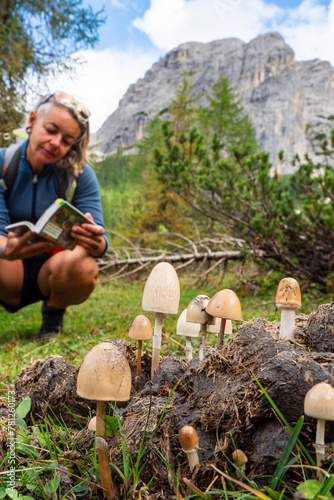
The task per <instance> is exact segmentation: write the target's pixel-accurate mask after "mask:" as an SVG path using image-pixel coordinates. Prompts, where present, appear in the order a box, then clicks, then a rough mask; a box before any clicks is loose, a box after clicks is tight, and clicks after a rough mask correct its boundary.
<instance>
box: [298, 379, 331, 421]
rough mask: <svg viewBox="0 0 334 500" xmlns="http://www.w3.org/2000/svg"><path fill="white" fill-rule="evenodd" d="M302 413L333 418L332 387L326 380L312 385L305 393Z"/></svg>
mask: <svg viewBox="0 0 334 500" xmlns="http://www.w3.org/2000/svg"><path fill="white" fill-rule="evenodd" d="M304 413H305V415H308V416H310V417H313V418H317V419H322V420H334V389H333V387H332V386H331V385H329V384H327V383H326V382H320V383H319V384H316V385H314V386H313V387H312V388H311V389H310V390H309V391H308V392H307V394H306V396H305V400H304Z"/></svg>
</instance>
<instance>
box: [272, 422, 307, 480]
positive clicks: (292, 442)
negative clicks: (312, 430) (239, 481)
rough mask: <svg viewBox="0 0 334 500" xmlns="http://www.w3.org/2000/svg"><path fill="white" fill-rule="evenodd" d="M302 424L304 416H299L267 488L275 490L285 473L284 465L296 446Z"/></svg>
mask: <svg viewBox="0 0 334 500" xmlns="http://www.w3.org/2000/svg"><path fill="white" fill-rule="evenodd" d="M303 423H304V416H301V417H300V419H299V420H298V422H297V424H296V425H295V428H294V429H293V431H292V433H291V435H290V438H289V441H288V442H287V445H286V447H285V449H284V451H283V453H282V456H281V459H280V461H279V462H278V464H277V467H276V470H275V472H274V476H273V479H272V481H271V483H270V485H269V488H272V489H273V490H275V489H276V488H277V486H278V485H279V483H280V481H281V480H282V478H283V476H284V474H285V473H286V471H287V468H286V464H287V462H288V460H289V457H290V455H291V452H292V450H293V448H294V446H295V444H296V441H297V439H298V436H299V433H300V430H301V428H302V426H303Z"/></svg>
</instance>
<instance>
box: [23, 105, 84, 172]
mask: <svg viewBox="0 0 334 500" xmlns="http://www.w3.org/2000/svg"><path fill="white" fill-rule="evenodd" d="M41 111H42V110H41ZM28 125H29V126H30V127H31V133H30V141H29V144H28V147H27V160H28V161H29V163H30V165H31V166H32V168H33V169H35V170H41V168H42V167H43V165H45V164H49V163H55V162H57V161H59V160H60V159H61V158H63V157H64V156H65V155H66V154H67V152H68V151H69V149H70V148H71V146H72V145H73V143H74V142H75V141H76V140H77V139H78V137H79V135H80V133H81V130H80V126H79V123H78V122H77V120H76V119H75V118H74V116H73V115H72V114H71V112H70V111H68V110H67V109H65V108H61V107H59V106H56V105H54V106H51V107H50V108H49V109H48V110H47V111H46V112H43V111H42V112H41V113H38V112H36V111H32V112H31V113H30V116H29V121H28Z"/></svg>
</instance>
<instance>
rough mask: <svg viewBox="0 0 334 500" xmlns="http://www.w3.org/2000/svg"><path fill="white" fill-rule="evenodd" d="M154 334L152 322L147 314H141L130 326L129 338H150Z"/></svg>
mask: <svg viewBox="0 0 334 500" xmlns="http://www.w3.org/2000/svg"><path fill="white" fill-rule="evenodd" d="M152 336H153V328H152V323H151V321H150V320H149V318H148V317H147V316H145V314H139V315H138V316H136V317H135V319H134V320H133V321H132V323H131V325H130V328H129V338H130V339H133V340H150V339H151V338H152Z"/></svg>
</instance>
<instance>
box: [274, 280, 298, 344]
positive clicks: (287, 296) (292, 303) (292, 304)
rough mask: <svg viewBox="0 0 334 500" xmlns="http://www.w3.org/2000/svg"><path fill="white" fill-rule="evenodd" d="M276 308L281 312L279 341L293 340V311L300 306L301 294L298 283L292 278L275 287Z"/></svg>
mask: <svg viewBox="0 0 334 500" xmlns="http://www.w3.org/2000/svg"><path fill="white" fill-rule="evenodd" d="M275 304H276V308H277V309H280V310H281V326H280V331H279V338H280V339H285V338H287V339H294V338H295V330H296V325H295V310H296V309H298V308H299V307H300V306H301V293H300V287H299V284H298V281H296V280H295V279H294V278H283V279H282V280H281V281H280V282H279V284H278V287H277V291H276V298H275Z"/></svg>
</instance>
